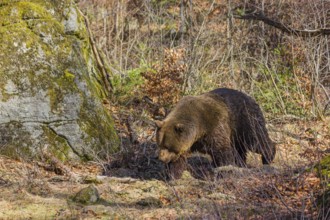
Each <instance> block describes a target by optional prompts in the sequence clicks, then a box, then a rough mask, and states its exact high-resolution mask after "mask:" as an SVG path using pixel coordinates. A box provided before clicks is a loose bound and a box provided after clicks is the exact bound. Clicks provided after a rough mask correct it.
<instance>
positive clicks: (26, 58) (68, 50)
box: [0, 0, 118, 159]
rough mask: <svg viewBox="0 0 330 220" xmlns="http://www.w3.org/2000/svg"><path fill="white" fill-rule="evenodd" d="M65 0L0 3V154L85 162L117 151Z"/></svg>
mask: <svg viewBox="0 0 330 220" xmlns="http://www.w3.org/2000/svg"><path fill="white" fill-rule="evenodd" d="M104 94H105V91H104V90H103V87H102V80H101V77H100V74H99V71H98V69H97V68H96V64H95V59H94V57H93V54H92V50H91V45H90V43H89V36H88V32H87V31H86V28H85V25H84V20H83V17H82V16H81V15H80V14H79V11H78V10H77V8H76V6H75V5H74V2H73V1H71V0H58V1H49V0H48V1H47V0H29V1H23V0H22V1H20V0H2V1H1V2H0V154H6V155H9V156H37V155H40V154H39V153H40V149H42V150H44V149H47V150H48V151H49V152H52V153H54V155H55V156H57V157H59V158H61V159H65V158H84V159H91V158H93V157H95V156H105V155H108V154H111V153H113V152H114V151H116V150H117V149H118V138H117V136H116V133H115V130H114V124H113V121H112V118H111V117H110V115H109V114H108V113H107V111H106V109H105V108H104V106H103V105H102V97H104Z"/></svg>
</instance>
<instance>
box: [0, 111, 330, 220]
mask: <svg viewBox="0 0 330 220" xmlns="http://www.w3.org/2000/svg"><path fill="white" fill-rule="evenodd" d="M135 111H136V109H135ZM113 112H114V117H115V118H117V119H118V121H117V123H118V124H117V128H118V131H119V134H120V135H121V138H122V140H123V143H125V144H123V149H122V151H121V152H120V153H118V154H117V155H113V156H112V157H111V158H110V159H109V161H108V162H102V163H96V162H87V163H84V164H82V163H73V162H70V163H63V164H50V163H49V162H47V161H38V162H37V161H26V160H25V161H24V160H14V159H11V158H6V157H4V156H0V189H1V190H0V219H302V218H304V219H316V218H320V219H327V217H328V216H329V213H328V214H327V213H326V212H324V209H323V212H322V213H321V212H319V210H320V209H319V207H318V204H317V203H316V199H317V197H318V195H320V194H321V193H322V192H323V188H322V187H321V184H320V179H319V177H318V176H317V175H316V172H315V171H314V169H313V165H314V164H316V162H317V161H318V160H320V159H321V158H322V157H323V156H324V155H325V154H326V153H328V151H329V146H330V137H329V133H328V131H329V124H330V118H329V117H328V118H326V119H325V120H323V121H322V120H317V121H299V120H295V121H288V120H287V119H286V121H285V122H280V123H279V122H274V121H273V122H271V123H270V126H269V131H270V135H271V138H272V139H273V140H274V141H275V142H276V143H277V155H276V158H275V161H274V163H272V164H271V165H269V166H263V165H262V163H261V159H260V157H259V156H258V155H256V154H249V155H248V167H246V168H239V167H235V166H226V167H220V168H214V167H212V166H211V165H210V163H209V160H208V157H207V156H205V155H192V156H191V157H190V158H189V160H188V162H189V168H188V170H187V171H185V172H184V173H183V176H182V178H181V179H178V180H169V178H168V176H167V172H166V171H167V167H166V166H165V165H164V164H163V163H161V162H160V161H158V160H157V158H156V156H157V155H156V151H157V147H156V145H155V142H154V139H153V137H154V128H153V126H152V123H150V122H149V121H148V120H145V119H143V118H142V119H141V118H139V119H137V118H136V117H135V116H133V118H129V117H130V115H131V113H130V112H120V113H119V112H116V111H113ZM129 121H131V122H129ZM58 163H60V162H58ZM63 167H64V168H63ZM56 168H57V169H56ZM59 170H60V171H62V172H59ZM90 185H94V186H95V187H96V189H97V190H98V193H99V196H100V199H98V201H97V202H95V203H93V204H80V203H77V202H75V201H74V200H73V198H74V197H75V195H76V194H77V193H78V192H79V191H80V190H81V189H83V188H87V187H88V186H90ZM329 210H330V209H329ZM326 215H328V216H326Z"/></svg>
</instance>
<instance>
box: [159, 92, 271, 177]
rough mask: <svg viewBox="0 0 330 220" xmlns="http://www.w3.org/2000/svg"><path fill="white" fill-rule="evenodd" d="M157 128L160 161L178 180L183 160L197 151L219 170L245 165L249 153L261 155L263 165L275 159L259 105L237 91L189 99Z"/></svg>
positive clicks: (186, 98)
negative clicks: (220, 167)
mask: <svg viewBox="0 0 330 220" xmlns="http://www.w3.org/2000/svg"><path fill="white" fill-rule="evenodd" d="M156 126H157V134H156V140H157V144H158V146H159V154H158V158H159V159H160V160H161V161H163V162H165V163H167V164H169V165H170V166H169V167H170V169H174V170H173V172H174V173H177V175H176V178H177V177H179V176H180V175H181V172H180V170H177V169H180V167H183V166H182V164H183V163H184V161H185V160H184V159H183V158H185V157H186V156H187V154H188V153H189V152H193V151H199V152H201V153H206V154H209V155H210V156H211V158H212V162H213V165H214V166H216V167H217V166H224V165H230V164H236V165H239V166H245V163H246V155H247V151H252V152H255V153H258V154H261V156H262V163H263V164H269V163H270V162H272V161H273V159H274V157H275V152H276V151H275V145H274V144H273V142H272V141H271V140H270V138H269V136H268V132H267V129H266V126H265V119H264V117H263V114H262V112H261V109H260V107H259V105H258V104H257V103H256V101H255V100H254V99H252V98H251V97H250V96H248V95H246V94H244V93H242V92H239V91H237V90H233V89H227V88H219V89H215V90H213V91H211V92H208V93H204V94H202V95H199V96H186V97H184V98H182V99H181V100H180V101H179V102H178V104H177V105H176V106H175V107H174V109H173V110H172V111H171V112H170V114H169V115H168V116H167V117H166V118H165V119H164V120H163V121H156ZM171 167H172V168H171ZM170 172H171V170H170Z"/></svg>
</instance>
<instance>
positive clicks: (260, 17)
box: [232, 7, 330, 37]
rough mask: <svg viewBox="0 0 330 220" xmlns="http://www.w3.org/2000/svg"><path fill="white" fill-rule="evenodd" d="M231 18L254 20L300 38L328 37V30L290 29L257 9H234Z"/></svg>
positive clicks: (329, 32) (329, 30)
mask: <svg viewBox="0 0 330 220" xmlns="http://www.w3.org/2000/svg"><path fill="white" fill-rule="evenodd" d="M232 12H233V17H234V18H237V19H243V20H256V21H262V22H264V23H265V24H268V25H270V26H272V27H275V28H277V29H279V30H281V31H283V32H284V33H286V34H290V35H295V36H301V37H315V36H319V35H330V29H329V28H319V29H314V30H298V29H294V28H291V27H289V26H287V25H284V24H283V23H281V22H279V21H275V20H272V19H270V18H269V17H267V16H265V15H264V14H263V12H262V11H259V10H257V9H245V10H244V9H242V7H236V8H235V9H234V10H233V11H232Z"/></svg>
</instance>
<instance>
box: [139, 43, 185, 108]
mask: <svg viewBox="0 0 330 220" xmlns="http://www.w3.org/2000/svg"><path fill="white" fill-rule="evenodd" d="M164 53H165V57H164V60H163V62H162V63H156V64H154V65H153V66H152V68H151V70H148V71H146V72H144V73H142V76H143V77H144V78H145V84H144V88H143V90H144V92H145V94H146V95H147V96H149V97H150V98H151V99H152V101H153V102H154V103H157V104H159V105H161V106H170V105H172V104H174V103H176V102H177V101H178V100H179V98H180V97H181V91H182V86H183V83H184V77H183V76H184V73H185V71H186V69H187V65H186V64H185V63H184V61H183V60H184V54H185V51H184V50H183V49H165V51H164Z"/></svg>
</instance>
